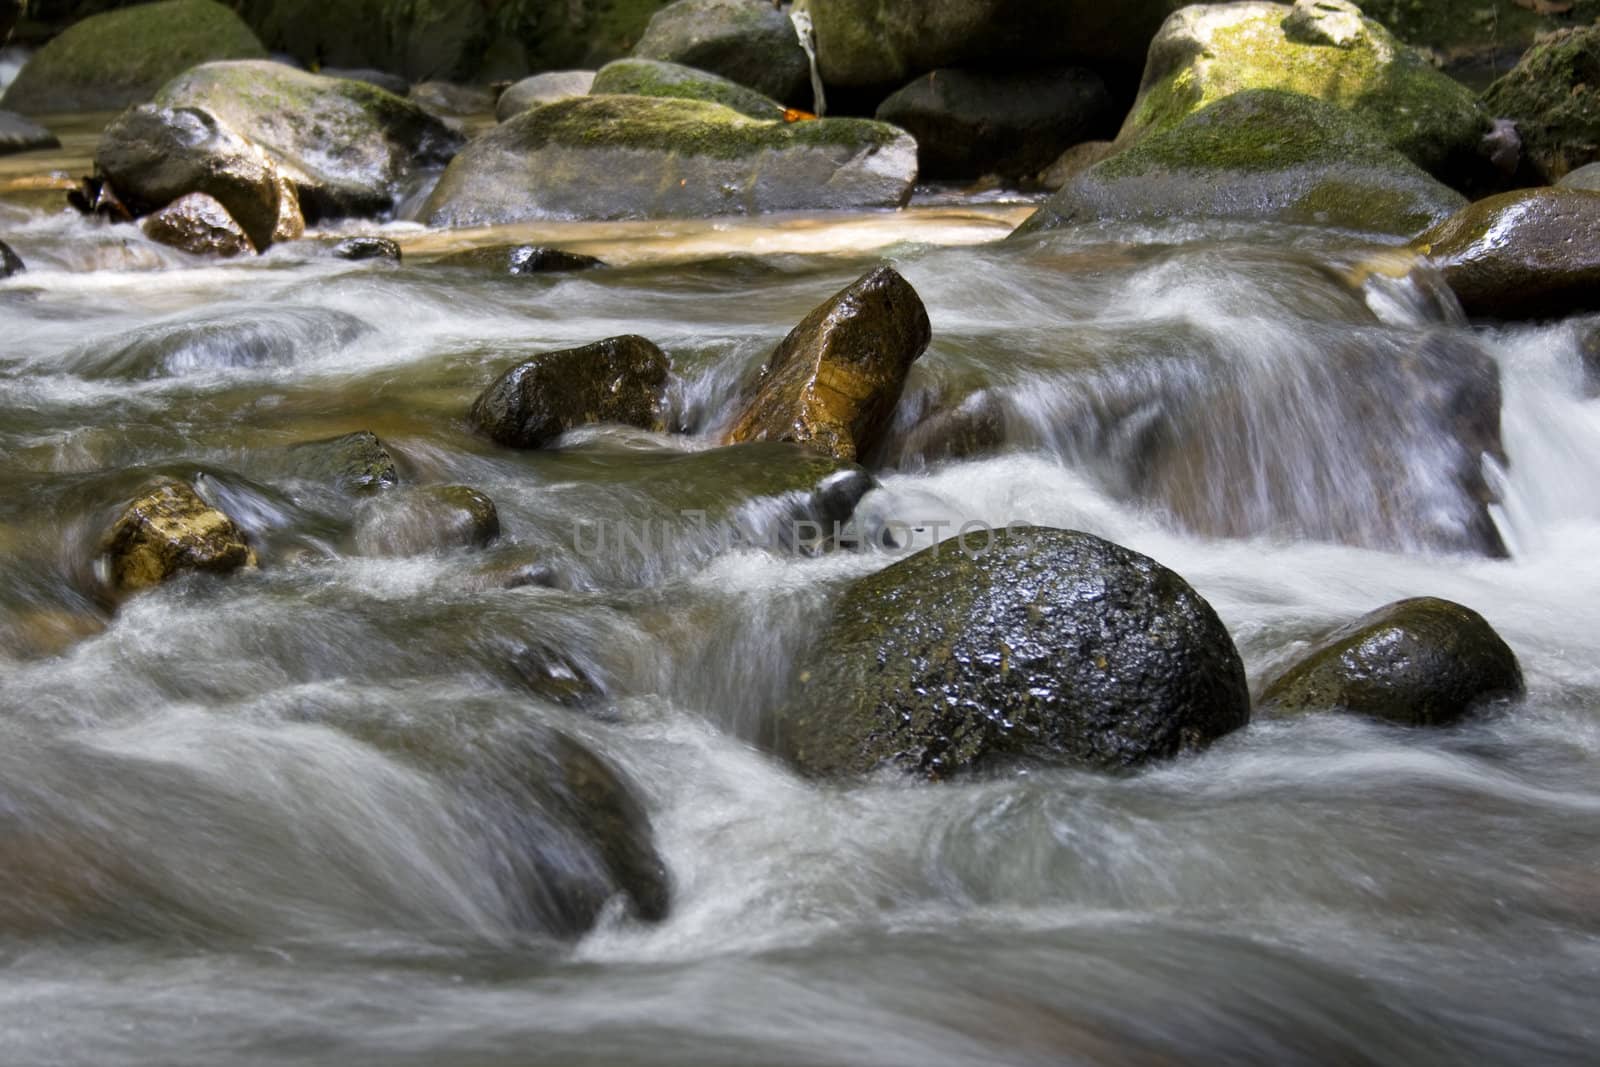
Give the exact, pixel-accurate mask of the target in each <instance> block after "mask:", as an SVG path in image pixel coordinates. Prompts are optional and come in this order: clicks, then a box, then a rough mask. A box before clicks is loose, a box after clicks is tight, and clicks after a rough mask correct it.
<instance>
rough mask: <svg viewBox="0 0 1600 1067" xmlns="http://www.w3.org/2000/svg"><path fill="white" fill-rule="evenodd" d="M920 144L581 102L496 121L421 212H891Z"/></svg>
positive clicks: (905, 192) (845, 124)
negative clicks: (884, 209) (870, 209)
mask: <svg viewBox="0 0 1600 1067" xmlns="http://www.w3.org/2000/svg"><path fill="white" fill-rule="evenodd" d="M915 179H916V142H915V141H913V140H912V139H911V137H910V136H909V135H907V134H906V133H904V132H903V131H901V130H897V129H895V128H894V127H892V126H886V125H884V124H883V123H879V122H869V121H866V120H862V119H824V120H821V121H817V122H796V123H785V122H762V121H758V120H755V119H751V118H748V117H746V116H744V115H741V114H739V113H738V112H736V111H733V110H732V109H730V108H725V107H721V106H719V105H717V104H710V103H706V102H704V101H699V100H663V99H655V98H649V97H638V96H588V97H582V98H579V99H572V100H561V101H557V102H556V103H553V104H546V105H545V106H543V107H538V108H534V109H533V110H532V111H527V112H524V113H523V114H521V115H518V116H517V117H515V118H513V119H511V120H510V121H509V122H504V123H501V124H500V126H498V127H497V128H496V129H494V130H492V131H490V132H489V133H487V134H485V135H483V136H482V137H479V138H478V139H477V140H475V141H473V142H472V143H471V144H470V145H468V146H467V148H466V149H464V150H463V151H462V153H461V154H460V155H459V156H457V157H456V159H455V161H454V162H452V163H451V164H450V167H449V169H448V170H446V171H445V174H444V177H443V178H442V179H440V181H439V185H438V187H437V188H435V189H434V191H433V195H432V196H430V197H429V198H428V202H427V204H426V206H425V207H424V208H423V210H422V214H421V217H422V219H423V221H425V222H427V223H429V224H430V225H435V226H485V225H494V224H499V223H510V222H527V221H532V220H535V219H552V218H580V219H622V218H679V217H700V216H709V215H744V214H758V213H761V212H767V211H805V210H816V211H821V210H831V209H844V208H865V207H898V206H899V205H901V204H903V203H904V202H905V200H906V198H907V197H909V196H910V194H911V186H912V183H913V182H914V181H915Z"/></svg>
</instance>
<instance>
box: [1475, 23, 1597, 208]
mask: <svg viewBox="0 0 1600 1067" xmlns="http://www.w3.org/2000/svg"><path fill="white" fill-rule="evenodd" d="M1483 102H1484V105H1485V106H1486V107H1488V109H1489V110H1490V111H1492V112H1493V113H1494V114H1495V115H1497V116H1500V117H1503V118H1508V119H1511V120H1513V121H1514V122H1516V124H1517V131H1518V132H1519V133H1520V134H1521V135H1522V145H1523V151H1524V152H1525V153H1526V154H1527V157H1528V160H1529V161H1530V162H1531V163H1532V164H1533V166H1534V167H1536V168H1537V169H1538V171H1539V173H1540V175H1541V176H1543V178H1544V179H1545V180H1546V181H1556V180H1557V179H1559V178H1562V177H1564V176H1565V175H1566V174H1567V173H1568V172H1569V171H1573V170H1576V169H1578V168H1579V167H1582V166H1585V165H1586V164H1589V163H1594V162H1596V161H1597V160H1600V26H1589V27H1585V28H1584V29H1579V30H1567V31H1564V32H1562V33H1557V34H1554V35H1552V36H1551V37H1549V38H1547V39H1545V40H1541V41H1540V42H1539V43H1538V44H1535V45H1534V46H1533V47H1532V48H1530V49H1529V50H1528V54H1527V55H1525V56H1523V57H1522V61H1521V62H1519V63H1518V64H1517V65H1516V67H1515V68H1514V69H1512V70H1511V71H1510V73H1508V74H1506V76H1505V77H1503V78H1501V79H1500V80H1498V81H1496V82H1495V83H1494V84H1493V85H1491V86H1489V89H1488V91H1487V92H1485V93H1484V94H1483Z"/></svg>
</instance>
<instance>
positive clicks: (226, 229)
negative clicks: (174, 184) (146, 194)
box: [140, 193, 256, 259]
mask: <svg viewBox="0 0 1600 1067" xmlns="http://www.w3.org/2000/svg"><path fill="white" fill-rule="evenodd" d="M140 228H141V229H143V230H144V234H145V236H146V237H148V238H150V239H151V240H152V241H155V242H157V243H159V244H164V245H169V246H171V247H173V248H177V249H180V250H182V251H184V252H189V253H192V254H194V255H197V256H220V257H222V258H224V259H226V258H229V257H231V256H244V255H255V252H256V246H255V245H253V244H251V243H250V237H249V235H248V234H246V233H245V232H244V228H243V227H241V226H240V225H239V223H238V222H237V221H235V220H234V217H233V216H232V215H230V214H228V209H227V208H225V207H223V206H222V205H221V204H220V203H218V202H217V201H216V199H215V198H213V197H209V196H207V195H206V194H205V193H190V194H189V195H188V196H181V197H179V198H178V199H176V200H174V201H173V202H172V203H170V204H168V205H167V206H166V207H164V208H162V209H161V210H160V211H158V212H156V213H155V214H154V215H151V216H150V217H149V218H147V219H145V220H144V222H143V223H142V224H141V227H140Z"/></svg>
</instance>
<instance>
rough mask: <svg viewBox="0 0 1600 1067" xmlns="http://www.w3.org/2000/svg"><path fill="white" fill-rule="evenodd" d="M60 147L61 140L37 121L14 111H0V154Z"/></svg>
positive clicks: (5, 154)
mask: <svg viewBox="0 0 1600 1067" xmlns="http://www.w3.org/2000/svg"><path fill="white" fill-rule="evenodd" d="M60 147H61V140H60V139H59V138H58V137H56V135H55V134H53V133H51V132H50V131H49V130H47V129H45V128H44V127H43V126H41V125H39V124H38V123H37V122H34V121H32V120H31V119H26V118H23V117H22V116H21V115H18V114H15V113H14V112H10V111H0V156H9V155H14V154H16V153H18V152H34V151H37V150H39V149H41V148H60Z"/></svg>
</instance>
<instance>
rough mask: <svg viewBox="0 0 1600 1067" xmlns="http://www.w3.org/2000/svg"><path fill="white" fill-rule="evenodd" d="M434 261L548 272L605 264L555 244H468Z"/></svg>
mask: <svg viewBox="0 0 1600 1067" xmlns="http://www.w3.org/2000/svg"><path fill="white" fill-rule="evenodd" d="M436 264H437V265H438V266H441V267H470V268H472V269H473V270H483V271H490V272H492V273H495V274H512V275H521V274H548V273H559V272H564V271H575V270H593V269H594V268H596V267H603V266H605V264H604V263H602V262H600V261H599V260H598V259H596V258H595V257H594V256H586V255H583V254H582V253H581V252H563V251H562V250H561V249H559V248H545V247H543V246H541V245H491V246H489V247H487V248H469V249H467V250H466V251H464V252H452V253H451V254H450V255H448V256H441V257H440V258H439V259H438V260H437V261H436Z"/></svg>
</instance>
